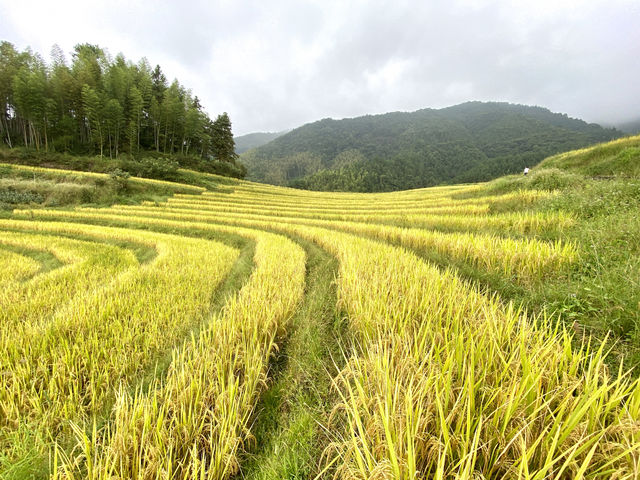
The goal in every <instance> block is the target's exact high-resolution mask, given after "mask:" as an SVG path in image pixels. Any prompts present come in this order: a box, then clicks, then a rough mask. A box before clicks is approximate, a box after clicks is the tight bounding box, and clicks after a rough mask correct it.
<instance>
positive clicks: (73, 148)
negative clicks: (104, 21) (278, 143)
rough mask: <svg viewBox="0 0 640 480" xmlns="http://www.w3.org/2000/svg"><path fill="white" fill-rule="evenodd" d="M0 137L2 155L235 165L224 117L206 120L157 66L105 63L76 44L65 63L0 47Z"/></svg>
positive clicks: (99, 52) (106, 58)
mask: <svg viewBox="0 0 640 480" xmlns="http://www.w3.org/2000/svg"><path fill="white" fill-rule="evenodd" d="M0 138H1V139H2V143H4V144H5V145H6V146H8V147H9V148H14V147H28V148H31V149H35V150H38V151H45V152H68V153H72V154H100V156H101V157H102V156H105V157H107V156H108V157H110V158H117V157H118V156H119V155H121V154H122V153H126V154H129V155H131V156H133V157H138V156H140V155H142V154H143V153H145V152H156V153H158V154H160V153H162V154H169V155H171V154H180V155H183V156H190V157H198V158H200V159H204V160H211V161H217V162H228V163H231V164H234V165H235V163H236V159H237V155H236V154H235V151H234V141H233V134H232V132H231V121H230V119H229V116H228V115H227V113H223V114H221V115H218V116H217V118H216V119H215V120H212V119H211V118H209V116H208V115H207V113H205V112H204V111H203V109H202V105H201V104H200V100H199V99H198V97H197V96H193V95H192V93H191V91H190V90H188V89H186V88H185V87H184V86H182V85H180V83H179V82H178V81H177V80H174V81H173V82H171V83H169V82H168V81H167V78H166V76H165V75H164V73H163V72H162V69H161V68H160V66H159V65H156V67H155V68H152V67H151V65H150V64H149V62H148V61H147V60H146V59H144V58H143V59H142V60H140V61H139V62H138V63H133V62H131V61H128V60H127V59H126V58H125V57H124V55H122V54H118V55H117V56H116V57H115V58H112V57H111V56H110V55H109V54H108V52H106V51H105V50H104V49H102V48H100V47H99V46H97V45H90V44H79V45H76V46H75V47H74V49H73V52H72V58H71V62H70V63H69V62H67V60H66V58H65V55H64V53H63V52H62V50H61V49H60V47H58V46H54V47H53V48H52V52H51V61H50V62H49V63H47V62H45V61H44V60H43V59H42V57H41V56H40V55H38V54H36V53H33V52H32V51H31V50H30V49H28V48H27V49H26V50H25V51H22V52H20V51H18V50H16V48H15V47H14V46H13V45H12V44H11V43H9V42H6V41H3V42H0Z"/></svg>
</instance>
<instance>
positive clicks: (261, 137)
mask: <svg viewBox="0 0 640 480" xmlns="http://www.w3.org/2000/svg"><path fill="white" fill-rule="evenodd" d="M285 133H287V132H286V131H284V132H255V133H247V134H246V135H240V136H239V137H234V140H235V142H236V153H237V154H238V155H240V154H241V153H244V152H246V151H247V150H251V149H252V148H256V147H261V146H262V145H265V144H267V143H269V142H270V141H272V140H275V139H276V138H278V137H281V136H282V135H284V134H285Z"/></svg>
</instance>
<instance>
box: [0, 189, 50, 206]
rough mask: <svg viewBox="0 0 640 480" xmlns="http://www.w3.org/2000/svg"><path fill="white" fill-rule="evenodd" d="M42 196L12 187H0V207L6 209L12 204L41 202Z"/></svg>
mask: <svg viewBox="0 0 640 480" xmlns="http://www.w3.org/2000/svg"><path fill="white" fill-rule="evenodd" d="M43 201H44V197H43V196H42V195H40V194H39V193H34V192H20V191H16V190H14V189H13V188H7V189H6V190H5V189H0V209H8V208H11V207H12V206H14V205H20V204H29V203H42V202H43Z"/></svg>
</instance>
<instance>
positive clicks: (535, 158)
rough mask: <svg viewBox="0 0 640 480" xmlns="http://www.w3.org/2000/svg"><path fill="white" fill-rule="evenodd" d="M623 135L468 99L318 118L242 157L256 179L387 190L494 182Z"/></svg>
mask: <svg viewBox="0 0 640 480" xmlns="http://www.w3.org/2000/svg"><path fill="white" fill-rule="evenodd" d="M620 135H621V133H620V132H618V131H617V130H615V129H603V128H602V127H600V126H599V125H595V124H587V123H586V122H584V121H582V120H577V119H573V118H569V117H567V115H563V114H558V113H552V112H550V111H549V110H547V109H545V108H540V107H530V106H524V105H513V104H508V103H483V102H469V103H464V104H461V105H456V106H453V107H449V108H444V109H440V110H434V109H424V110H418V111H416V112H410V113H402V112H394V113H387V114H384V115H367V116H363V117H358V118H351V119H344V120H332V119H324V120H320V121H318V122H315V123H311V124H307V125H304V126H302V127H300V128H297V129H295V130H293V131H292V132H290V133H288V134H286V135H283V136H282V137H279V138H277V139H276V140H274V141H272V142H270V143H269V144H267V145H264V146H262V147H259V148H257V149H255V150H252V151H249V152H247V153H245V154H244V155H243V156H242V160H243V163H245V164H246V166H247V168H248V171H249V178H251V179H253V180H259V181H266V182H268V183H273V184H278V185H291V186H297V187H302V188H310V189H314V190H346V191H362V192H367V191H388V190H401V189H407V188H419V187H427V186H432V185H437V184H441V183H460V182H474V181H483V180H489V179H491V178H495V177H498V176H500V175H504V174H507V173H514V172H518V171H520V170H522V169H523V168H524V167H525V166H533V165H535V164H537V163H538V162H540V161H541V160H542V159H543V158H545V157H547V156H549V155H552V154H554V153H557V152H560V151H566V150H571V149H574V148H579V147H582V146H585V145H589V144H592V143H596V142H600V141H606V140H610V139H613V138H617V137H619V136H620Z"/></svg>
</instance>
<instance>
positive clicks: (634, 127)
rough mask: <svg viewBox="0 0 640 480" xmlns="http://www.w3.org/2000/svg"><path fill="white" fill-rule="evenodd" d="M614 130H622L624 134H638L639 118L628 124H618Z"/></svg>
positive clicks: (639, 129) (639, 131) (639, 127)
mask: <svg viewBox="0 0 640 480" xmlns="http://www.w3.org/2000/svg"><path fill="white" fill-rule="evenodd" d="M616 128H617V129H618V130H622V131H623V132H624V133H630V134H636V133H640V118H637V119H635V120H631V121H628V122H622V123H619V124H617V125H616Z"/></svg>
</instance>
